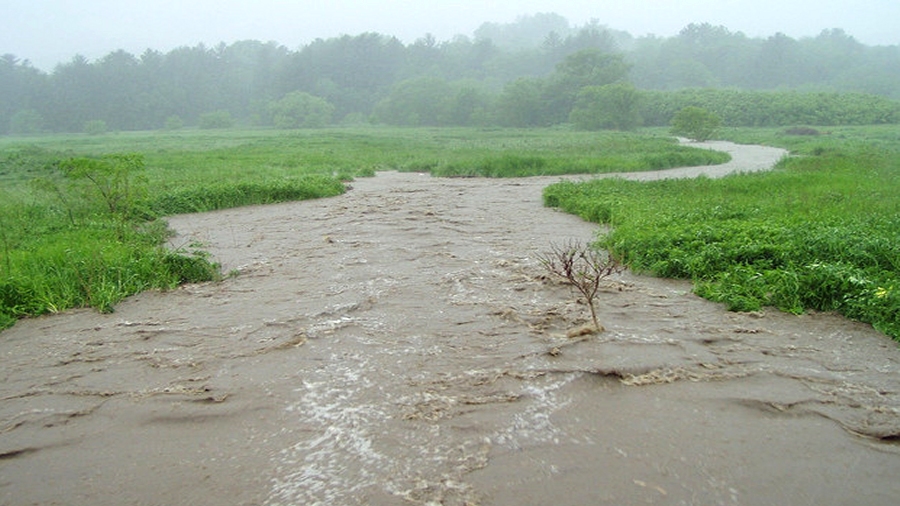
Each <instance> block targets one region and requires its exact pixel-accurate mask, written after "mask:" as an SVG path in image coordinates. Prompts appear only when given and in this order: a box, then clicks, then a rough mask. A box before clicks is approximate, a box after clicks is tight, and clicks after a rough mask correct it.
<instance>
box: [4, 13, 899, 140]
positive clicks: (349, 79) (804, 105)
mask: <svg viewBox="0 0 900 506" xmlns="http://www.w3.org/2000/svg"><path fill="white" fill-rule="evenodd" d="M898 99H900V46H888V47H883V46H882V47H870V46H865V45H863V44H861V43H859V42H858V41H856V40H855V39H854V38H853V37H852V36H850V35H848V34H846V33H844V32H843V31H841V30H839V29H832V30H825V31H823V32H822V33H821V34H820V35H819V36H817V37H812V38H804V39H800V40H796V39H792V38H790V37H787V36H785V35H783V34H776V35H773V36H771V37H768V38H750V37H747V36H745V35H744V34H742V33H740V32H731V31H729V30H728V29H726V28H724V27H720V26H711V25H708V24H699V25H698V24H692V25H689V26H687V27H686V28H684V29H683V30H682V31H681V32H680V33H679V34H678V35H676V36H673V37H668V38H664V37H655V36H648V37H641V38H635V37H632V36H631V35H629V34H628V33H625V32H620V31H614V30H610V29H608V28H606V27H603V26H601V25H599V24H597V23H596V22H592V23H589V24H587V25H585V26H581V27H573V26H570V25H569V23H568V21H566V20H565V18H562V17H561V16H558V15H556V14H539V15H535V16H528V17H523V18H520V19H519V20H518V21H517V22H516V23H509V24H492V23H486V24H484V25H482V26H481V27H480V28H479V29H478V30H476V32H475V33H474V36H473V37H467V36H457V37H456V38H454V39H453V40H451V41H446V42H438V41H437V40H435V39H434V37H432V36H425V37H423V38H421V39H419V40H417V41H415V42H414V43H411V44H403V43H402V42H400V41H399V40H398V39H397V38H395V37H391V36H386V35H381V34H375V33H365V34H361V35H357V36H349V35H347V36H342V37H337V38H331V39H327V40H322V39H319V40H316V41H314V42H312V43H310V44H308V45H306V46H304V47H302V48H300V49H298V50H295V51H293V50H289V49H287V48H285V47H284V46H281V45H278V44H277V43H274V42H259V41H252V40H250V41H241V42H235V43H233V44H224V43H223V44H219V45H217V46H215V47H207V46H205V45H202V44H200V45H197V46H193V47H187V46H185V47H180V48H177V49H174V50H172V51H169V52H168V53H161V52H159V51H154V50H150V49H148V50H147V51H145V52H144V53H143V54H141V55H139V56H136V55H133V54H130V53H128V52H125V51H121V50H120V51H115V52H112V53H110V54H108V55H106V56H105V57H103V58H101V59H99V60H97V61H88V60H87V59H86V58H84V57H83V56H80V55H76V56H74V57H73V58H72V60H71V61H69V62H66V63H62V64H60V65H58V66H57V67H56V68H54V69H53V71H52V72H49V73H47V72H43V71H40V70H38V69H36V68H34V67H33V66H32V65H31V64H30V63H29V62H28V61H27V60H22V59H19V58H18V57H16V56H14V55H10V54H6V55H3V56H2V57H0V134H29V133H38V132H83V131H86V130H88V131H94V132H100V131H106V130H146V129H159V128H170V129H174V128H180V127H182V126H197V127H204V128H222V127H228V126H231V125H235V124H239V125H260V126H265V125H269V126H275V127H280V128H304V127H317V126H323V125H329V124H353V123H367V122H376V123H386V124H394V125H409V126H450V125H500V126H520V127H527V126H548V125H555V124H560V123H567V122H571V123H573V124H575V125H576V126H578V127H580V128H589V129H595V128H616V129H631V128H634V127H636V126H639V125H642V124H643V125H662V124H667V122H668V121H670V120H671V118H672V116H673V115H674V114H675V112H677V110H679V109H681V108H683V107H687V106H695V107H705V108H708V109H710V110H713V111H715V112H716V113H717V114H719V115H720V116H721V118H722V120H723V122H724V123H725V124H731V125H785V124H817V125H818V124H837V123H848V122H849V123H896V122H900V110H898V102H897V100H898Z"/></svg>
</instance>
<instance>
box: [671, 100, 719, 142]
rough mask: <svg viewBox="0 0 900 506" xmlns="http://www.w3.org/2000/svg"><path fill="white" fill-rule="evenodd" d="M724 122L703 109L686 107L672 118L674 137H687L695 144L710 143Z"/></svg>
mask: <svg viewBox="0 0 900 506" xmlns="http://www.w3.org/2000/svg"><path fill="white" fill-rule="evenodd" d="M721 124H722V120H721V118H719V116H717V115H716V114H714V113H712V112H710V111H708V110H706V109H703V108H701V107H693V106H690V107H685V108H684V109H682V110H680V111H678V112H677V113H676V114H675V117H673V118H672V129H671V133H672V135H676V136H679V137H687V138H688V139H690V140H692V141H695V142H702V141H708V140H710V139H712V138H713V136H714V135H715V134H716V131H718V130H719V126H721Z"/></svg>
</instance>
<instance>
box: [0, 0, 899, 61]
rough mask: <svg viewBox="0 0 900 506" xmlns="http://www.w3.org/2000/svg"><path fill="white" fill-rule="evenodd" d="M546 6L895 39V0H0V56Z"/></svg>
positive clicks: (631, 25) (45, 55)
mask: <svg viewBox="0 0 900 506" xmlns="http://www.w3.org/2000/svg"><path fill="white" fill-rule="evenodd" d="M539 12H555V13H557V14H560V15H562V16H564V17H566V18H567V19H568V20H569V22H570V23H572V24H573V25H583V24H585V23H587V22H589V21H590V20H591V19H594V18H596V19H597V20H598V21H599V22H600V24H603V25H607V26H609V27H610V28H613V29H618V30H625V31H628V32H630V33H631V34H633V35H636V36H639V35H645V34H648V33H652V34H656V35H661V36H671V35H674V34H676V33H678V31H679V30H680V29H681V28H683V27H684V26H686V25H688V24H689V23H703V22H708V23H712V24H714V25H724V26H725V27H727V28H728V29H730V30H732V31H742V32H744V33H745V34H747V35H748V36H751V37H767V36H769V35H773V34H775V33H776V32H782V33H785V34H787V35H789V36H791V37H795V38H800V37H806V36H815V35H817V34H818V33H819V32H821V31H822V30H823V29H826V28H843V29H844V30H846V31H847V33H849V34H850V35H852V36H854V37H856V39H857V40H859V41H861V42H863V43H865V44H870V45H897V44H900V0H715V1H713V0H555V1H553V0H549V1H548V0H515V1H513V0H456V1H449V0H0V54H6V53H11V54H14V55H16V56H17V57H19V58H20V59H27V60H30V61H31V62H32V64H33V65H34V66H35V67H38V68H40V69H43V70H48V71H49V70H52V68H53V67H54V66H55V64H57V63H61V62H67V61H69V60H71V58H72V57H73V56H74V55H75V54H82V55H84V56H85V57H87V58H88V59H89V60H93V59H96V58H100V57H102V56H105V55H106V54H108V53H110V52H112V51H115V50H117V49H124V50H126V51H128V52H131V53H133V54H136V55H140V53H142V52H143V51H144V50H145V49H147V48H151V49H156V50H159V51H162V52H168V51H169V50H171V49H173V48H175V47H178V46H184V45H188V46H193V45H196V44H198V43H200V42H203V43H205V44H207V45H210V46H214V45H216V44H218V43H219V42H226V43H232V42H235V41H238V40H243V39H254V40H260V41H264V42H266V41H275V42H278V43H280V44H282V45H284V46H286V47H288V48H289V49H292V50H294V49H298V48H299V47H301V46H303V45H305V44H307V43H309V42H310V41H312V40H315V39H316V38H329V37H335V36H339V35H343V34H351V35H357V34H360V33H363V32H367V31H373V32H379V33H383V34H385V35H394V36H397V37H398V38H400V39H401V40H402V41H404V42H412V41H414V40H415V39H417V38H419V37H421V36H423V35H425V34H426V33H431V34H433V35H434V36H435V37H436V38H437V39H438V40H439V41H443V40H449V39H451V38H452V37H453V36H454V35H457V34H463V35H469V36H471V35H472V32H474V30H475V29H476V28H478V26H480V25H481V23H483V22H486V21H492V22H502V23H506V22H512V21H515V20H516V18H517V17H519V16H521V15H525V14H535V13H539Z"/></svg>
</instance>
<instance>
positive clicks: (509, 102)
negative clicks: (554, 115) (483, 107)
mask: <svg viewBox="0 0 900 506" xmlns="http://www.w3.org/2000/svg"><path fill="white" fill-rule="evenodd" d="M544 90H545V86H544V81H543V80H542V79H535V78H521V79H517V80H515V81H513V82H511V83H509V84H507V85H506V87H504V88H503V93H501V94H500V97H499V98H498V99H497V105H496V107H495V113H496V116H497V121H498V122H499V123H500V124H501V125H503V126H511V127H534V126H547V125H549V121H548V117H547V114H546V113H545V111H546V104H545V102H544Z"/></svg>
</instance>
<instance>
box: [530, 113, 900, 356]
mask: <svg viewBox="0 0 900 506" xmlns="http://www.w3.org/2000/svg"><path fill="white" fill-rule="evenodd" d="M726 136H727V137H729V138H732V139H734V140H736V141H739V142H745V143H760V144H768V145H775V146H782V147H786V148H788V149H790V150H791V153H792V155H793V156H791V157H789V158H787V159H786V160H784V161H783V162H781V163H780V164H779V165H778V166H777V167H776V169H775V170H774V171H772V172H767V173H757V174H744V175H735V176H729V177H726V178H723V179H720V180H710V179H707V178H701V179H696V180H680V181H658V182H651V183H636V182H629V181H623V180H597V181H592V182H588V183H581V184H576V183H559V184H556V185H553V186H551V187H549V188H547V189H546V190H545V192H544V200H545V203H546V204H547V205H550V206H557V207H560V208H562V209H564V210H566V211H568V212H571V213H575V214H577V215H579V216H582V217H583V218H585V219H587V220H591V221H596V222H599V223H607V224H609V225H611V226H612V229H611V231H610V232H609V233H608V234H606V235H604V236H602V237H600V238H599V241H598V243H599V245H600V246H602V247H604V248H608V249H609V250H610V251H611V252H612V253H613V254H614V255H615V256H617V257H618V258H620V259H621V260H623V261H624V262H626V263H627V264H628V265H629V266H631V267H632V268H633V269H635V270H637V271H642V272H646V273H649V274H652V275H655V276H661V277H674V278H686V279H691V280H693V281H694V286H695V291H696V293H697V294H699V295H701V296H703V297H706V298H708V299H710V300H713V301H719V302H723V303H725V304H726V305H727V306H728V308H729V309H732V310H738V311H756V310H759V309H761V308H763V307H765V306H775V307H777V308H779V309H782V310H784V311H789V312H793V313H801V312H803V311H805V310H808V309H814V310H820V311H838V312H840V313H842V314H844V315H846V316H848V317H850V318H853V319H856V320H860V321H863V322H867V323H871V324H873V325H874V326H875V327H876V328H877V329H879V330H881V331H882V332H884V333H886V334H888V335H890V336H892V337H894V338H895V339H900V128H898V127H897V126H884V127H854V128H835V129H832V130H831V131H830V132H828V133H826V134H823V135H815V136H813V135H809V136H797V135H787V134H785V133H784V131H782V130H771V129H770V130H763V129H753V130H749V129H748V130H732V131H727V132H726Z"/></svg>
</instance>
